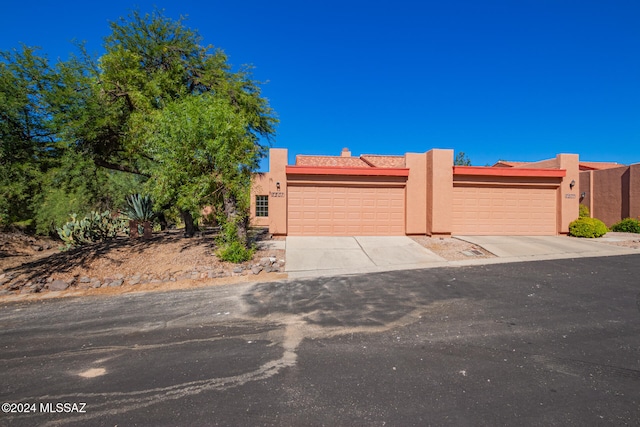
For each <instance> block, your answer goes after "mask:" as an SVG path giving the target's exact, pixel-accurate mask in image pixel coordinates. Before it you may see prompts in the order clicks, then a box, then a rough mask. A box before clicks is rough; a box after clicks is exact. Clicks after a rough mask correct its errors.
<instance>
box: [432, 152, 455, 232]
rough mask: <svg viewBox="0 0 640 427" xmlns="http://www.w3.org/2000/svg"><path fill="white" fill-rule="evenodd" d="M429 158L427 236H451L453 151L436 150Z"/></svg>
mask: <svg viewBox="0 0 640 427" xmlns="http://www.w3.org/2000/svg"><path fill="white" fill-rule="evenodd" d="M426 156H427V234H428V235H430V236H450V235H451V224H452V221H451V212H452V211H451V206H452V204H453V150H438V149H434V150H431V151H428V152H427V153H426Z"/></svg>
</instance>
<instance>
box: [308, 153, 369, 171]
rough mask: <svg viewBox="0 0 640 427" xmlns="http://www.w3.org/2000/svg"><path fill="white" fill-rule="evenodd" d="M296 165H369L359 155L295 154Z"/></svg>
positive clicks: (364, 166)
mask: <svg viewBox="0 0 640 427" xmlns="http://www.w3.org/2000/svg"><path fill="white" fill-rule="evenodd" d="M296 166H342V167H356V168H366V167H369V166H370V165H369V164H367V163H366V162H364V161H362V160H361V159H360V158H359V157H342V156H304V155H298V156H296Z"/></svg>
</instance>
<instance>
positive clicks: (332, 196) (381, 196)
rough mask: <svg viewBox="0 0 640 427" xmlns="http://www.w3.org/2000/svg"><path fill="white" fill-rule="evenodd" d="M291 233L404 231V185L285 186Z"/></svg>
mask: <svg viewBox="0 0 640 427" xmlns="http://www.w3.org/2000/svg"><path fill="white" fill-rule="evenodd" d="M287 214H288V218H287V221H288V223H287V234H289V235H291V236H394V235H395V236H398V235H404V234H405V233H404V188H400V187H354V186H292V185H289V187H288V201H287Z"/></svg>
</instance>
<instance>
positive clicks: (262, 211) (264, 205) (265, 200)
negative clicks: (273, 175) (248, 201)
mask: <svg viewBox="0 0 640 427" xmlns="http://www.w3.org/2000/svg"><path fill="white" fill-rule="evenodd" d="M256 216H269V196H256Z"/></svg>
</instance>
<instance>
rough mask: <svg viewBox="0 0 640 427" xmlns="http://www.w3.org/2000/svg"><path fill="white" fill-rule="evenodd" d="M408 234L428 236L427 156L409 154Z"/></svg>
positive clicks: (407, 161)
mask: <svg viewBox="0 0 640 427" xmlns="http://www.w3.org/2000/svg"><path fill="white" fill-rule="evenodd" d="M405 160H406V166H407V167H408V168H409V170H410V171H411V172H410V173H409V176H408V177H407V187H406V210H405V213H406V218H407V219H406V234H409V235H411V234H419V235H425V234H427V211H428V207H427V156H426V154H425V153H420V154H418V153H407V155H406V159H405Z"/></svg>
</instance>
